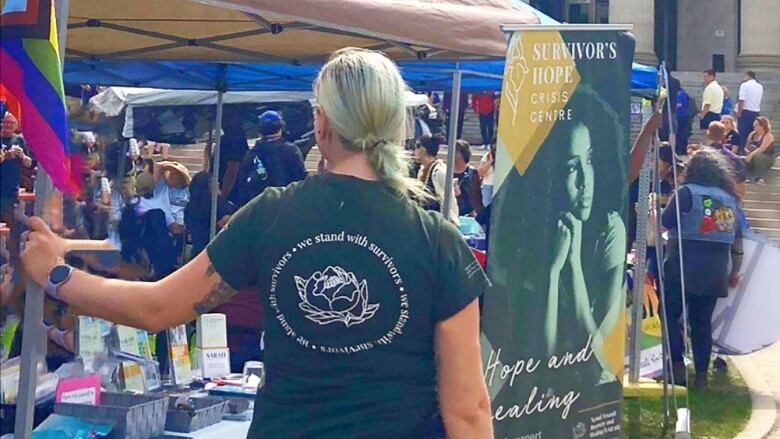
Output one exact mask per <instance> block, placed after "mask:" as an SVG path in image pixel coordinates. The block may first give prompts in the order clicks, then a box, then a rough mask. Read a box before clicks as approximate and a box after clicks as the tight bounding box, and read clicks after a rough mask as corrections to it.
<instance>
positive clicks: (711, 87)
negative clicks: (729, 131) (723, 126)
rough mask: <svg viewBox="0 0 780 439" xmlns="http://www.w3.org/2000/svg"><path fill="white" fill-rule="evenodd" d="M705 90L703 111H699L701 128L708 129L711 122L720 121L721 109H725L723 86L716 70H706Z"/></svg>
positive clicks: (702, 103)
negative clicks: (719, 81)
mask: <svg viewBox="0 0 780 439" xmlns="http://www.w3.org/2000/svg"><path fill="white" fill-rule="evenodd" d="M704 82H705V83H706V84H707V86H706V87H704V92H703V93H702V98H701V112H700V113H699V118H700V119H701V120H700V122H699V128H701V129H703V130H706V129H707V127H709V125H710V122H715V121H720V111H721V110H722V109H723V98H724V93H723V87H721V85H720V84H718V81H717V80H716V73H715V70H712V69H709V70H705V71H704Z"/></svg>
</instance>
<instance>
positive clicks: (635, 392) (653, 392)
mask: <svg viewBox="0 0 780 439" xmlns="http://www.w3.org/2000/svg"><path fill="white" fill-rule="evenodd" d="M668 388H669V391H670V393H671V392H675V393H676V394H677V396H685V395H687V394H688V389H687V388H686V387H683V386H675V385H671V384H668ZM662 396H664V384H663V383H659V382H656V381H655V380H652V379H649V378H640V379H639V382H637V383H630V382H628V378H623V397H624V398H657V397H662Z"/></svg>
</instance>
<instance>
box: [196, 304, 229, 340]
mask: <svg viewBox="0 0 780 439" xmlns="http://www.w3.org/2000/svg"><path fill="white" fill-rule="evenodd" d="M197 332H198V347H200V348H204V349H217V348H226V347H227V345H228V344H227V317H226V316H225V314H216V313H214V314H203V315H201V316H200V317H198V324H197Z"/></svg>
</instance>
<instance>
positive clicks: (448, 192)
mask: <svg viewBox="0 0 780 439" xmlns="http://www.w3.org/2000/svg"><path fill="white" fill-rule="evenodd" d="M461 76H462V72H461V71H460V64H455V73H453V74H452V99H451V100H450V132H449V138H448V140H447V178H445V180H444V181H445V184H444V208H443V209H442V213H443V214H444V217H445V218H449V212H450V206H451V205H452V203H453V202H455V200H453V199H452V196H453V191H452V182H453V179H454V175H453V170H454V169H455V142H456V141H457V140H458V114H459V113H460V81H461Z"/></svg>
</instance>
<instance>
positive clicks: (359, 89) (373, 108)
mask: <svg viewBox="0 0 780 439" xmlns="http://www.w3.org/2000/svg"><path fill="white" fill-rule="evenodd" d="M407 89H408V87H407V86H406V83H404V80H403V78H402V77H401V74H400V73H399V71H398V68H397V67H396V65H395V64H394V63H393V62H392V61H390V60H389V59H388V58H387V57H385V56H384V55H383V54H381V53H379V52H375V51H372V50H365V49H358V48H351V47H349V48H345V49H341V50H339V51H337V52H335V53H334V54H333V55H332V56H331V58H330V60H329V61H328V62H327V63H326V64H325V66H323V68H322V70H321V71H320V74H319V76H318V77H317V81H316V83H315V86H314V94H315V97H316V99H317V103H318V104H319V105H320V107H322V109H323V111H324V113H325V115H326V117H327V118H328V121H329V122H330V124H331V125H332V126H333V127H334V128H335V130H336V132H337V133H338V135H339V136H340V138H341V142H342V144H343V145H344V148H346V149H347V150H349V151H353V152H365V153H366V155H367V156H368V160H369V163H370V164H371V168H372V169H373V170H374V172H375V173H376V174H377V177H378V178H379V179H380V180H382V181H384V182H385V183H386V184H388V185H390V186H391V187H393V188H395V189H397V190H399V191H400V192H401V193H403V194H405V195H412V196H416V197H421V198H426V197H427V195H426V191H425V188H424V187H423V185H422V184H421V183H420V182H419V181H418V180H417V179H412V178H409V156H408V154H407V152H406V151H405V150H404V148H403V141H404V137H405V133H406V117H407V113H406V106H405V103H404V93H405V92H406V91H407Z"/></svg>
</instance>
